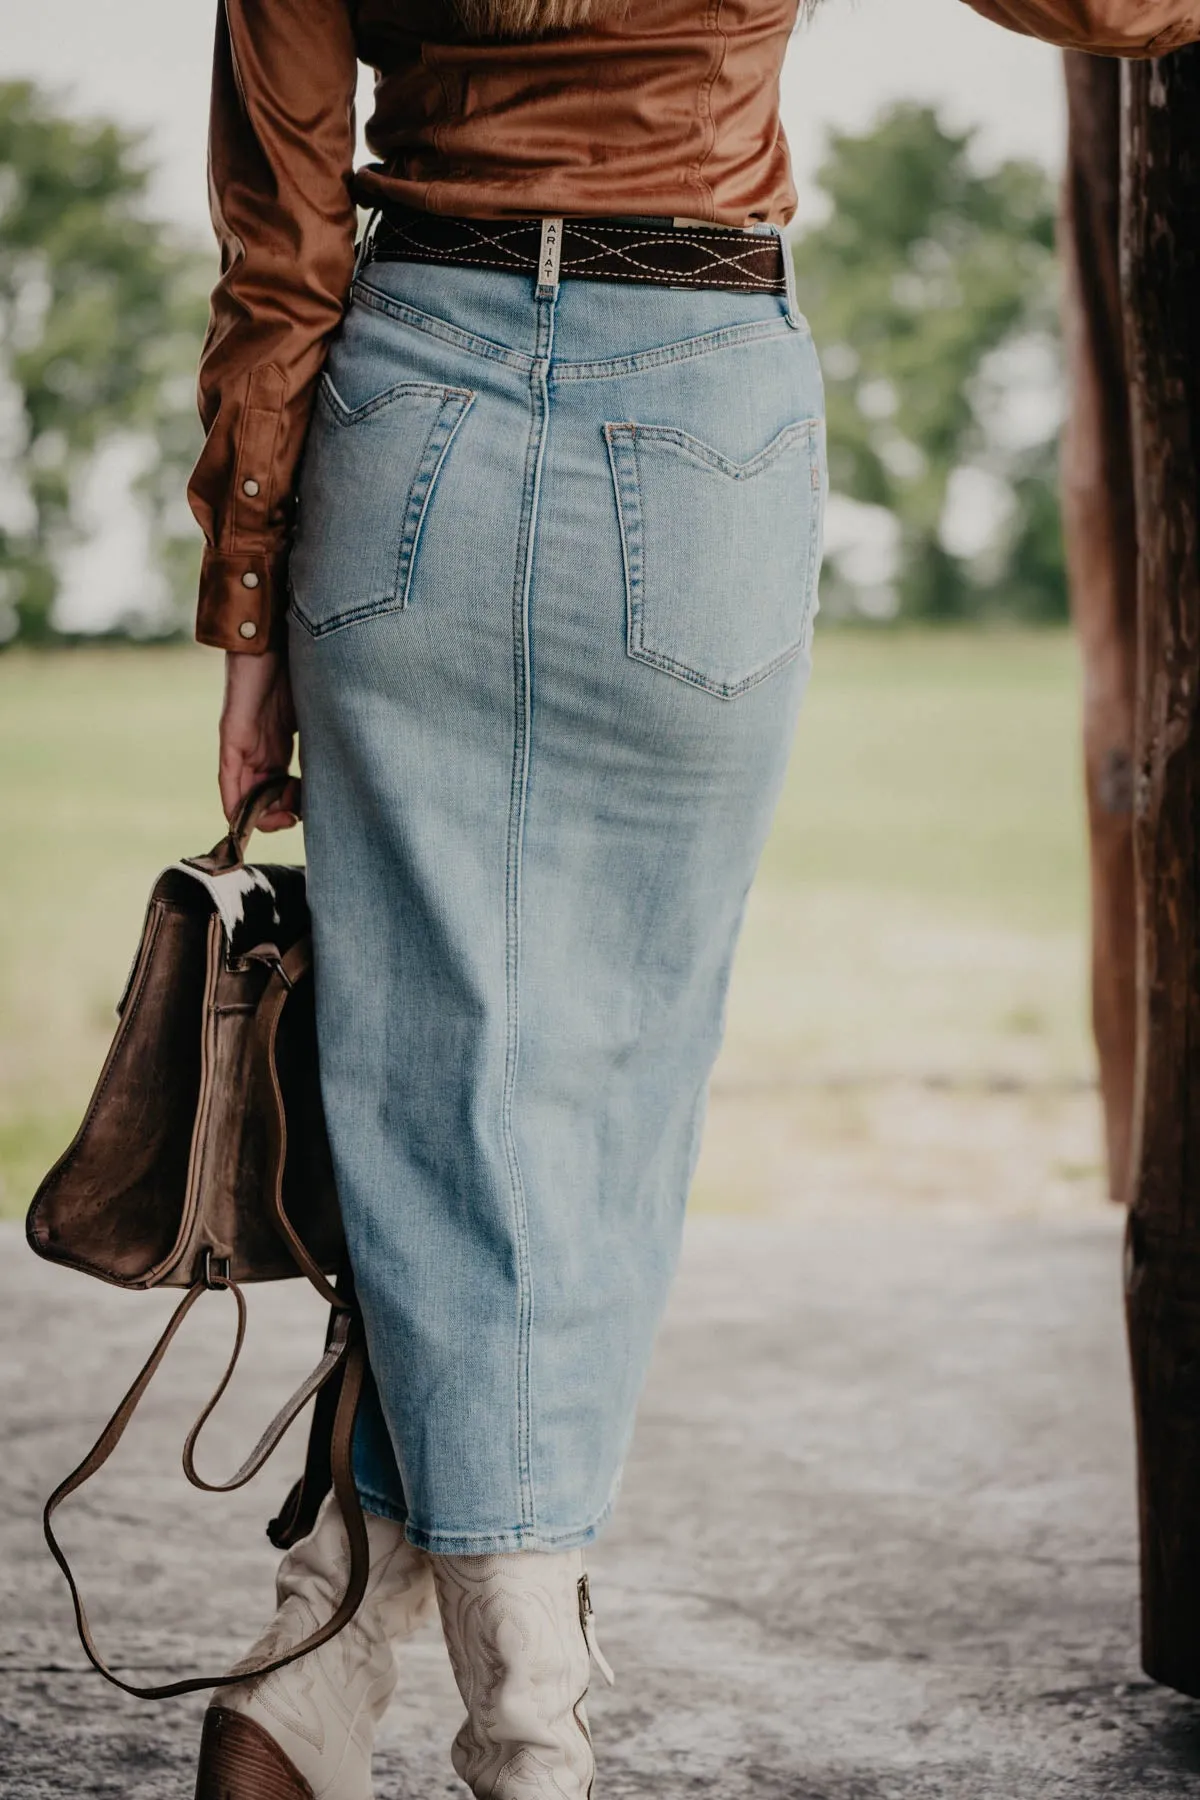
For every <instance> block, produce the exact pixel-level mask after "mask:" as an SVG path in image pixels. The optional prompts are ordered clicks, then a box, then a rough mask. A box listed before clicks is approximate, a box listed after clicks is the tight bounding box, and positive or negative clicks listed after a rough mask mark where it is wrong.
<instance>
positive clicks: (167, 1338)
mask: <svg viewBox="0 0 1200 1800" xmlns="http://www.w3.org/2000/svg"><path fill="white" fill-rule="evenodd" d="M204 1292H206V1284H205V1283H204V1282H197V1283H196V1285H195V1286H194V1287H192V1288H189V1289H188V1291H187V1293H186V1294H185V1295H184V1297H183V1299H182V1300H181V1301H180V1303H179V1305H178V1306H177V1307H176V1309H175V1311H174V1312H173V1313H172V1315H171V1318H170V1320H169V1321H168V1323H167V1326H166V1329H165V1330H164V1332H163V1334H162V1336H161V1337H160V1338H159V1340H158V1342H157V1344H156V1345H155V1346H154V1349H153V1350H152V1351H151V1353H150V1355H149V1356H148V1357H147V1359H146V1362H145V1363H144V1364H143V1366H142V1368H141V1370H140V1371H139V1373H138V1375H137V1378H136V1380H135V1381H134V1383H133V1385H132V1387H131V1388H130V1389H129V1392H128V1393H127V1394H126V1395H125V1397H124V1399H123V1400H122V1401H121V1404H120V1406H118V1408H117V1410H116V1412H115V1413H114V1414H113V1416H112V1418H111V1419H110V1420H109V1422H108V1424H107V1425H106V1426H105V1427H104V1430H103V1431H102V1432H101V1433H100V1436H99V1437H98V1438H97V1440H96V1442H95V1443H94V1444H93V1446H92V1448H91V1449H90V1450H89V1451H88V1454H87V1455H86V1456H85V1457H84V1459H83V1461H82V1462H81V1463H80V1464H79V1466H78V1468H76V1469H74V1470H72V1472H71V1474H70V1475H68V1476H67V1478H66V1480H65V1481H62V1482H60V1483H59V1485H58V1487H57V1488H55V1490H54V1492H53V1493H52V1494H51V1496H50V1498H49V1500H47V1502H46V1507H45V1512H44V1514H43V1528H44V1531H45V1535H46V1542H47V1544H48V1545H49V1546H50V1553H51V1555H52V1556H53V1557H54V1560H55V1562H56V1563H57V1564H58V1566H59V1568H60V1569H61V1570H62V1572H63V1575H64V1576H65V1577H66V1582H67V1586H68V1588H69V1589H70V1591H71V1601H72V1604H73V1605H74V1608H75V1623H76V1626H77V1628H78V1631H79V1641H80V1643H81V1644H82V1645H83V1648H84V1651H85V1653H86V1655H87V1659H88V1661H89V1662H90V1663H91V1665H92V1667H93V1668H94V1669H96V1670H97V1671H98V1672H99V1674H101V1675H103V1676H104V1678H105V1680H106V1681H110V1682H112V1684H113V1686H114V1687H118V1688H120V1689H121V1690H122V1691H123V1692H124V1693H126V1694H132V1696H133V1697H134V1699H136V1700H167V1699H171V1698H173V1697H174V1696H175V1695H178V1694H194V1693H198V1692H199V1691H200V1690H201V1689H204V1688H221V1687H230V1686H232V1685H233V1684H234V1683H236V1682H239V1681H245V1680H247V1679H249V1678H250V1677H251V1676H257V1675H269V1674H271V1673H272V1672H273V1671H274V1670H276V1669H282V1668H285V1667H286V1666H287V1664H288V1663H293V1662H296V1661H298V1660H299V1658H300V1657H302V1656H307V1655H308V1654H309V1652H310V1651H312V1650H316V1649H319V1647H320V1646H321V1645H322V1644H327V1643H328V1642H329V1640H330V1638H332V1637H336V1636H337V1634H338V1632H339V1631H341V1630H342V1628H343V1626H345V1625H348V1624H349V1623H350V1620H351V1619H352V1618H353V1617H354V1615H355V1613H356V1612H357V1611H358V1608H359V1605H360V1604H361V1602H362V1597H363V1595H364V1594H365V1592H366V1588H367V1578H368V1574H369V1572H370V1549H369V1545H368V1542H367V1525H366V1520H365V1518H364V1517H363V1510H362V1502H361V1501H360V1500H359V1497H358V1490H357V1488H356V1486H355V1483H354V1474H353V1468H352V1463H351V1453H352V1446H353V1439H354V1420H355V1415H356V1414H357V1411H358V1402H359V1398H360V1396H361V1394H362V1387H363V1377H364V1372H365V1368H366V1354H365V1351H364V1348H363V1341H362V1329H361V1325H360V1323H359V1321H358V1319H357V1317H356V1316H353V1315H347V1317H348V1320H349V1325H348V1331H347V1334H346V1344H345V1349H344V1351H343V1353H342V1357H341V1361H340V1366H341V1367H342V1369H343V1376H342V1383H341V1392H340V1394H339V1396H338V1408H337V1414H336V1416H335V1418H334V1422H333V1434H332V1440H331V1444H330V1462H331V1466H332V1473H333V1490H334V1493H335V1494H336V1496H337V1500H338V1504H339V1506H340V1507H341V1509H342V1517H343V1519H344V1521H345V1525H346V1531H347V1535H348V1537H349V1542H350V1576H349V1580H348V1582H347V1584H346V1592H345V1594H344V1595H343V1597H342V1600H341V1603H340V1605H339V1606H338V1608H337V1610H336V1612H334V1614H333V1615H332V1617H331V1618H329V1619H328V1620H327V1621H326V1623H325V1624H324V1625H322V1626H321V1627H320V1629H319V1630H317V1631H314V1632H312V1633H311V1635H310V1636H308V1637H306V1638H304V1639H303V1640H302V1641H301V1642H300V1643H299V1644H296V1645H295V1646H294V1647H293V1648H292V1649H291V1650H289V1651H288V1652H287V1654H286V1655H284V1656H276V1657H266V1658H264V1659H263V1660H262V1661H261V1662H242V1663H239V1664H238V1665H237V1666H236V1668H234V1669H232V1670H229V1671H227V1672H225V1673H223V1674H220V1675H192V1676H188V1677H186V1678H184V1679H181V1680H178V1681H167V1682H163V1683H161V1684H159V1685H157V1686H149V1687H142V1686H138V1685H137V1684H135V1683H134V1682H131V1681H126V1680H125V1679H124V1677H123V1676H121V1675H118V1674H117V1673H116V1671H115V1670H114V1669H111V1668H110V1667H109V1665H108V1664H107V1663H106V1662H105V1660H104V1658H103V1657H102V1656H101V1655H100V1652H99V1651H98V1650H97V1648H96V1644H95V1640H94V1638H93V1637H92V1630H91V1626H90V1625H89V1623H88V1617H87V1612H86V1610H85V1609H84V1604H83V1599H82V1597H81V1595H80V1592H79V1587H78V1584H77V1583H76V1580H75V1576H74V1574H73V1572H72V1570H71V1565H70V1563H69V1562H68V1561H67V1557H66V1554H65V1553H64V1551H63V1549H62V1546H61V1545H60V1543H59V1542H58V1539H57V1537H56V1536H55V1534H54V1528H53V1524H52V1520H53V1517H54V1514H55V1512H56V1511H57V1510H58V1508H59V1506H60V1505H61V1504H62V1502H63V1501H64V1500H66V1499H67V1498H68V1497H69V1496H70V1495H71V1494H73V1493H76V1492H77V1491H78V1489H79V1488H81V1487H82V1486H83V1485H84V1483H85V1482H86V1481H88V1480H90V1478H91V1477H92V1476H93V1475H94V1474H95V1473H96V1472H97V1470H98V1469H101V1468H103V1466H104V1464H105V1463H106V1462H107V1461H108V1459H109V1457H110V1456H111V1455H112V1453H113V1451H114V1450H115V1449H116V1447H117V1445H118V1444H119V1443H120V1441H121V1438H122V1437H123V1435H124V1433H125V1428H126V1426H127V1425H128V1424H129V1421H130V1420H131V1419H132V1417H133V1415H134V1413H135V1412H136V1411H137V1407H138V1404H139V1402H140V1401H141V1398H142V1396H143V1395H144V1393H145V1392H146V1389H147V1388H148V1387H149V1385H150V1382H151V1381H152V1379H153V1377H154V1375H155V1374H156V1372H157V1371H158V1369H159V1367H160V1365H161V1363H162V1360H163V1358H164V1356H165V1355H166V1353H167V1350H168V1348H169V1347H170V1344H171V1340H172V1338H174V1336H175V1334H176V1332H177V1331H178V1330H179V1327H180V1326H181V1325H182V1324H183V1321H184V1319H185V1318H186V1317H187V1315H188V1313H189V1312H190V1311H191V1309H192V1307H193V1306H194V1305H195V1303H196V1301H197V1300H198V1299H199V1297H200V1295H201V1294H203V1293H204ZM240 1324H241V1314H240V1313H239V1325H240ZM239 1339H240V1332H239ZM234 1360H235V1361H236V1356H235V1358H234ZM230 1372H231V1371H230V1370H226V1374H225V1378H224V1381H223V1382H222V1384H221V1389H219V1390H218V1397H219V1393H220V1391H221V1390H223V1388H224V1385H225V1382H226V1381H228V1379H229V1374H230ZM212 1404H213V1403H212V1402H210V1405H209V1407H208V1408H207V1409H206V1413H205V1415H204V1417H206V1416H207V1413H208V1412H210V1411H211V1410H212ZM285 1410H286V1409H285ZM201 1423H203V1418H202V1420H201ZM193 1443H194V1434H193ZM230 1485H233V1484H232V1483H231V1484H230Z"/></svg>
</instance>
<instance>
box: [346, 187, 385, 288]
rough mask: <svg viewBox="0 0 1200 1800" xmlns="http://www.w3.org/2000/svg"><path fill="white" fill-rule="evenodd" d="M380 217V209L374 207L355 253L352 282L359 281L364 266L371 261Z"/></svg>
mask: <svg viewBox="0 0 1200 1800" xmlns="http://www.w3.org/2000/svg"><path fill="white" fill-rule="evenodd" d="M379 217H380V214H379V208H378V207H377V206H375V207H372V209H371V214H370V217H369V218H368V220H367V223H366V225H365V227H364V229H363V234H362V236H361V237H360V238H359V240H358V244H357V246H356V248H355V251H354V274H353V275H352V276H351V280H352V281H357V280H358V277H359V275H360V274H361V273H362V268H363V264H364V263H367V262H369V261H370V258H371V247H372V244H373V242H374V239H375V227H376V226H377V225H378V223H379Z"/></svg>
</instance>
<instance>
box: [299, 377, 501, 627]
mask: <svg viewBox="0 0 1200 1800" xmlns="http://www.w3.org/2000/svg"><path fill="white" fill-rule="evenodd" d="M474 398H475V396H474V394H473V393H472V392H471V390H470V389H468V388H453V387H439V386H436V385H435V384H433V383H429V382H421V381H398V382H396V383H395V384H394V385H393V386H391V387H389V388H386V389H385V390H384V391H383V392H382V393H378V394H373V395H371V396H370V398H368V399H366V400H363V401H361V402H360V403H359V404H358V405H355V406H350V405H348V404H347V402H346V401H345V400H344V399H343V398H342V396H341V394H340V393H339V392H338V390H337V388H336V387H335V386H334V383H333V380H332V377H331V376H330V373H329V371H328V370H326V372H325V373H324V374H323V375H322V377H321V383H320V388H319V390H318V397H317V403H316V405H315V407H314V409H313V418H312V423H311V425H310V427H309V433H308V439H307V442H306V444H305V449H304V466H303V470H302V473H301V478H300V488H299V498H298V504H297V512H296V529H295V535H294V539H293V544H292V553H291V557H290V561H289V574H290V583H291V610H292V614H293V616H294V617H295V618H296V620H297V621H298V623H299V624H301V625H302V626H303V627H304V628H305V630H306V631H308V632H310V633H311V635H312V636H313V637H321V636H323V635H324V634H325V633H326V632H329V631H336V630H338V629H340V628H341V627H342V626H344V625H352V624H354V623H355V622H356V621H358V620H361V619H367V618H372V617H373V616H374V615H375V614H377V613H381V612H394V611H399V610H400V609H402V608H403V607H405V606H406V605H407V604H408V593H409V588H410V585H411V582H412V571H413V565H414V560H415V557H416V553H417V548H418V545H419V542H420V538H421V530H422V527H423V525H424V522H425V517H426V514H427V512H428V510H429V506H430V502H431V500H432V498H433V493H434V488H435V486H436V483H437V478H438V475H439V473H440V471H441V468H442V464H443V463H444V461H445V459H446V454H447V452H448V450H449V448H450V445H451V443H452V441H453V439H454V435H455V433H456V432H457V430H458V428H459V426H460V425H461V424H462V421H463V419H464V418H465V417H466V414H467V411H468V409H469V407H470V405H471V402H472V400H473V399H474Z"/></svg>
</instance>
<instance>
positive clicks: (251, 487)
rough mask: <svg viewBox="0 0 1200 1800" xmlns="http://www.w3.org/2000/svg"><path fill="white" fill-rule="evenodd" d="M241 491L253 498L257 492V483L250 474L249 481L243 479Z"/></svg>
mask: <svg viewBox="0 0 1200 1800" xmlns="http://www.w3.org/2000/svg"><path fill="white" fill-rule="evenodd" d="M242 492H243V494H249V496H250V498H251V499H252V500H253V498H254V496H255V494H257V492H258V483H257V481H255V480H254V478H253V476H251V478H250V480H249V481H243V483H242Z"/></svg>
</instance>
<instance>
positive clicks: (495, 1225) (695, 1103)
mask: <svg viewBox="0 0 1200 1800" xmlns="http://www.w3.org/2000/svg"><path fill="white" fill-rule="evenodd" d="M822 421H823V404H822V392H821V380H820V373H819V369H818V366H817V361H816V355H815V351H814V349H813V345H812V339H811V336H810V334H809V332H808V328H807V326H806V325H805V323H804V321H803V319H801V318H800V316H799V315H798V313H796V311H795V308H794V303H793V302H792V301H791V300H790V299H789V298H782V297H776V296H773V295H767V294H763V295H753V294H752V295H746V294H731V293H724V292H720V291H713V290H680V289H673V288H666V287H660V286H656V285H646V286H635V285H633V284H629V285H625V284H617V283H611V284H610V283H599V282H583V281H571V282H567V283H564V284H563V286H562V287H561V289H560V290H559V291H558V293H557V295H556V296H555V297H554V298H553V299H542V298H538V297H537V295H536V292H535V289H534V286H533V284H532V282H531V281H529V280H528V279H526V278H525V277H523V276H518V275H508V274H502V273H498V272H494V271H489V270H479V269H464V268H458V267H440V266H434V265H428V264H417V263H373V264H370V265H368V267H367V268H366V270H365V271H364V272H363V273H362V274H361V275H360V277H359V279H358V280H357V282H356V284H355V288H354V292H353V296H352V303H351V306H350V308H349V311H348V313H347V315H346V318H345V321H344V323H343V326H342V328H341V330H340V332H339V334H338V336H337V338H336V339H335V341H334V343H333V345H332V347H331V350H330V354H329V358H328V362H327V366H326V369H325V373H324V375H323V377H322V380H321V385H320V393H319V398H318V401H317V404H316V406H315V408H314V412H313V418H312V424H311V427H310V431H309V437H308V442H307V446H306V450H305V457H304V464H303V469H302V474H301V481H300V491H299V503H298V510H297V525H296V535H295V544H294V549H293V554H292V559H291V584H292V595H291V608H290V614H289V623H290V658H291V669H292V680H293V687H294V691H295V698H296V706H297V713H298V717H299V722H300V742H301V755H302V762H303V772H304V782H305V820H306V845H307V855H308V869H309V893H310V900H311V905H312V912H313V929H314V940H315V951H316V977H317V1009H318V1038H319V1047H320V1059H321V1081H322V1091H323V1095H324V1100H325V1106H326V1112H327V1116H328V1121H329V1131H330V1141H331V1144H332V1148H333V1155H334V1163H335V1168H336V1172H337V1180H338V1189H339V1194H340V1198H341V1204H342V1211H343V1215H344V1218H345V1225H346V1236H347V1243H348V1246H349V1251H350V1256H351V1260H352V1263H353V1267H354V1275H355V1281H356V1285H357V1289H358V1294H359V1298H360V1300H361V1304H362V1309H363V1316H364V1320H365V1323H366V1330H367V1342H368V1349H369V1354H370V1362H371V1371H372V1381H371V1383H370V1384H369V1387H368V1393H367V1396H366V1398H365V1401H364V1406H363V1408H362V1411H361V1415H360V1420H359V1425H358V1429H357V1434H356V1442H355V1471H356V1478H357V1480H358V1484H359V1487H360V1490H361V1492H362V1496H363V1500H364V1504H365V1505H366V1506H367V1508H368V1510H370V1511H373V1512H377V1513H382V1514H384V1515H385V1516H389V1517H393V1518H396V1519H403V1520H405V1521H406V1529H407V1534H408V1536H409V1538H410V1539H411V1541H412V1542H413V1543H414V1544H416V1545H418V1546H419V1547H421V1548H424V1549H427V1550H430V1551H434V1552H445V1553H454V1554H483V1553H502V1552H506V1551H512V1550H520V1549H544V1550H558V1549H567V1548H570V1547H573V1546H576V1545H580V1544H583V1543H586V1542H588V1541H589V1540H590V1539H591V1538H592V1537H594V1536H595V1534H596V1532H597V1530H598V1529H599V1527H600V1526H601V1525H602V1524H603V1522H604V1520H605V1519H606V1517H607V1516H608V1513H609V1512H610V1510H611V1507H612V1504H613V1500H614V1496H615V1493H616V1490H617V1486H618V1482H619V1478H620V1471H621V1467H622V1463H623V1461H624V1458H625V1454H626V1451H627V1448H628V1444H629V1439H630V1435H631V1432H632V1428H633V1421H634V1414H635V1410H636V1405H637V1400H638V1396H639V1393H640V1391H641V1387H642V1383H643V1380H644V1377H645V1373H646V1368H647V1365H648V1361H649V1357H650V1352H651V1349H652V1345H653V1341H654V1336H655V1332H656V1329H657V1326H658V1323H659V1320H660V1317H661V1314H662V1309H663V1305H664V1302H665V1299H666V1295H667V1290H668V1287H669V1284H670V1281H671V1277H672V1274H673V1272H674V1269H675V1264H676V1260H677V1256H678V1250H679V1241H680V1233H681V1228H682V1222H683V1217H684V1210H685V1205H686V1199H687V1191H688V1186H689V1183H690V1180H691V1175H692V1171H693V1168H694V1165H695V1159H696V1153H697V1148H698V1144H699V1138H700V1129H701V1124H702V1119H703V1112H704V1102H705V1095H706V1089H707V1083H708V1078H709V1073H710V1071H711V1068H712V1064H713V1060H714V1058H715V1056H716V1052H717V1049H718V1046H719V1043H720V1038H721V1031H722V1026H723V1018H724V1006H725V995H726V989H727V985H728V979H729V970H730V965H731V962H732V958H733V953H734V949H735V945H736V942H737V936H738V930H739V927H740V923H741V918H742V913H743V909H744V905H745V900H746V895H747V892H748V890H749V887H750V883H751V880H752V879H753V875H754V872H755V869H756V867H757V863H758V859H759V856H760V854H761V851H762V847H763V843H764V841H765V838H766V834H767V830H768V828H769V824H770V820H771V816H772V813H773V810H774V807H775V803H776V800H777V798H778V794H779V791H780V787H781V785H782V781H783V777H784V772H785V768H786V764H787V760H788V754H789V750H790V746H791V741H792V736H793V732H794V727H795V721H796V715H797V710H798V707H799V705H800V701H801V697H802V694H803V691H804V688H805V685H806V682H807V679H808V674H809V669H810V653H811V643H812V630H813V620H814V614H815V611H816V590H817V574H818V568H819V564H820V552H821V523H822V513H823V505H824V496H825V487H826V475H825V452H824V428H823V422H822Z"/></svg>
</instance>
